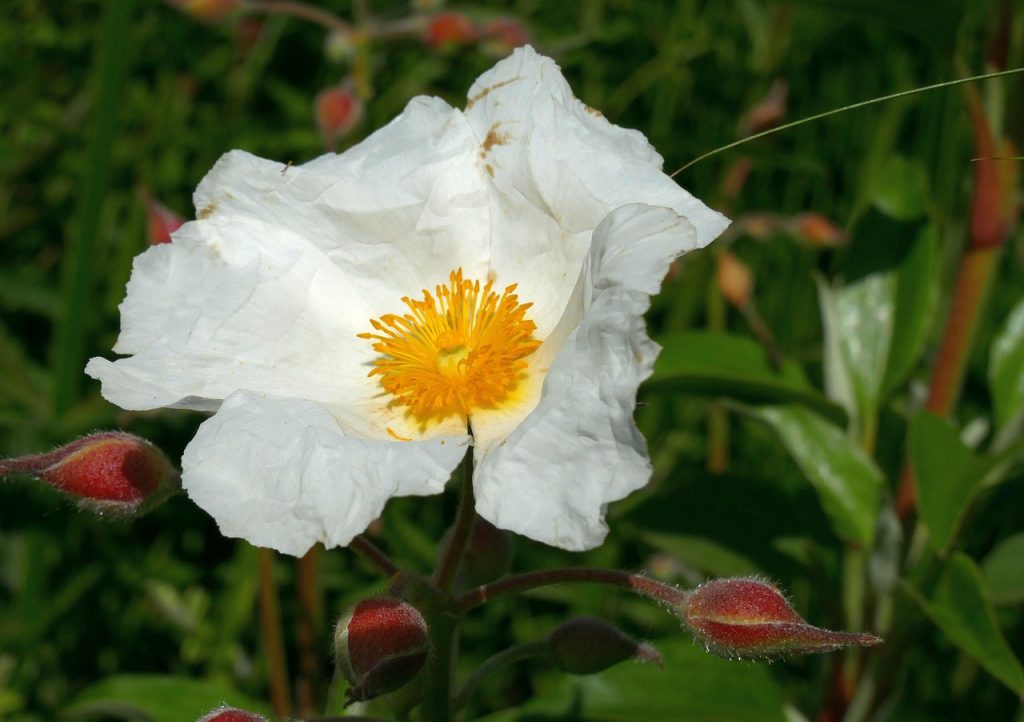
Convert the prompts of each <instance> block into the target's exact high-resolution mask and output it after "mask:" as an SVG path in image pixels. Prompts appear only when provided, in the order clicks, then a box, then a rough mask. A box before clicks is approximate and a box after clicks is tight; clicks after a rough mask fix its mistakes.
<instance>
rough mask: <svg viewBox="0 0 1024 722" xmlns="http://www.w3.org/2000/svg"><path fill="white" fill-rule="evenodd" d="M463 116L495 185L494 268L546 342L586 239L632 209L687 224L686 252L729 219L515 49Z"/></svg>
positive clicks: (644, 145)
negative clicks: (651, 210)
mask: <svg viewBox="0 0 1024 722" xmlns="http://www.w3.org/2000/svg"><path fill="white" fill-rule="evenodd" d="M466 117H467V118H468V119H469V122H470V125H471V126H472V127H473V129H474V131H475V132H476V134H477V136H478V138H479V139H480V142H481V163H482V164H483V167H484V169H485V172H486V173H487V174H488V176H489V177H490V178H491V184H492V186H493V195H492V203H493V214H494V217H495V228H494V230H493V231H492V236H491V238H492V240H491V246H492V259H491V263H492V266H493V268H494V271H495V273H496V276H497V278H498V279H499V281H500V282H509V283H511V282H517V283H519V287H520V292H521V296H522V297H523V298H524V300H527V301H533V302H535V304H536V310H535V313H534V320H535V321H536V322H537V325H538V331H539V334H540V335H541V336H542V337H544V336H546V334H547V333H548V332H549V331H550V330H551V329H552V328H553V326H554V325H555V323H556V322H557V319H558V318H559V317H560V316H561V313H562V309H563V308H564V305H565V302H566V301H567V299H568V295H569V293H570V292H571V290H572V288H573V284H574V282H575V280H576V277H577V274H578V271H579V264H580V263H581V262H582V260H583V257H584V256H585V254H586V252H587V250H588V247H589V241H590V233H591V232H592V231H593V230H594V228H596V227H597V225H598V223H600V221H601V220H602V219H603V218H604V216H605V215H606V214H607V213H608V212H610V211H611V210H613V209H615V208H617V207H619V206H622V205H626V204H630V203H646V204H649V205H657V206H665V207H668V208H671V209H672V210H674V211H675V212H676V213H678V214H679V215H682V216H685V217H686V218H687V219H689V221H690V222H691V223H692V224H693V226H694V228H695V230H696V234H695V236H694V237H693V239H692V241H691V245H690V246H689V247H688V248H687V249H685V250H689V249H692V248H696V247H701V246H704V245H706V244H708V243H709V242H710V241H711V240H712V239H714V238H715V237H716V236H717V235H718V234H719V233H721V232H722V230H724V229H725V227H726V226H727V225H728V221H727V220H726V219H725V217H724V216H722V215H721V214H719V213H717V212H715V211H712V210H711V209H709V208H707V206H705V205H704V204H703V203H701V202H700V201H699V200H697V199H696V198H694V197H693V196H691V195H690V194H689V193H687V192H686V191H685V190H683V189H682V188H680V187H679V186H678V185H676V183H675V182H674V181H672V180H671V179H670V178H669V177H668V176H666V175H665V174H664V173H662V172H661V164H662V160H661V157H660V156H659V155H658V154H657V153H656V152H655V151H654V149H653V148H651V146H650V144H649V143H648V142H647V140H646V139H645V138H644V136H643V135H642V134H641V133H639V132H637V131H634V130H626V129H623V128H619V127H617V126H614V125H612V124H611V123H609V122H608V121H607V120H605V119H604V117H603V116H601V115H600V113H598V112H596V111H594V110H593V109H591V108H588V107H587V106H585V105H584V104H583V103H581V102H580V101H578V100H577V99H576V98H574V97H573V95H572V92H571V90H570V88H569V86H568V84H567V83H566V81H565V79H564V78H563V77H562V75H561V73H560V71H559V69H558V66H557V65H555V63H554V62H553V61H552V60H550V59H549V58H545V57H542V56H539V55H537V54H536V53H535V52H534V51H533V50H532V49H531V48H528V47H527V48H520V49H518V50H516V51H515V52H514V53H513V55H512V56H511V57H509V58H508V59H506V60H503V61H502V62H500V63H498V65H496V66H495V67H494V68H493V69H492V70H491V71H489V72H488V73H485V74H484V75H483V76H481V77H480V79H479V80H477V82H476V83H475V84H474V85H473V87H472V88H471V89H470V91H469V102H468V104H467V108H466Z"/></svg>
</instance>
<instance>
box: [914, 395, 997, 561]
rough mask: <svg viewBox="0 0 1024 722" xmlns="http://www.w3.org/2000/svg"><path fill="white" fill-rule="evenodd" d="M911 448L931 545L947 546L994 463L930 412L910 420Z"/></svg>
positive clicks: (922, 511)
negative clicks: (969, 446)
mask: <svg viewBox="0 0 1024 722" xmlns="http://www.w3.org/2000/svg"><path fill="white" fill-rule="evenodd" d="M908 451H909V454H910V463H911V465H912V466H913V469H914V477H915V478H916V480H917V493H918V509H919V511H920V514H921V521H922V522H923V523H924V525H925V526H926V527H927V528H928V533H929V535H930V537H931V543H932V546H934V547H935V548H936V549H946V548H947V547H948V546H949V545H950V543H952V541H953V538H954V537H955V536H956V532H957V529H958V528H959V526H960V523H961V521H962V520H963V517H964V514H965V513H966V512H967V509H968V507H969V506H970V502H971V500H972V499H973V497H974V495H975V494H976V493H977V491H978V489H979V488H980V486H981V480H982V478H983V477H984V475H985V472H986V471H988V469H989V468H990V466H991V464H990V463H989V461H988V460H987V459H984V458H982V457H979V456H977V455H976V454H975V453H974V452H973V451H971V450H970V449H969V448H967V446H965V445H964V443H963V441H961V440H960V434H958V433H957V430H956V429H955V428H954V427H953V426H952V425H951V424H949V423H948V422H946V421H944V420H943V419H941V418H939V417H938V416H935V415H934V414H930V413H927V412H921V413H919V414H917V415H916V416H915V417H914V418H913V420H911V422H910V437H909V441H908Z"/></svg>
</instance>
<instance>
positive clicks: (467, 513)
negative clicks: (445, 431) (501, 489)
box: [434, 450, 476, 594]
mask: <svg viewBox="0 0 1024 722" xmlns="http://www.w3.org/2000/svg"><path fill="white" fill-rule="evenodd" d="M475 523H476V499H475V497H474V496H473V452H472V450H470V451H469V453H468V454H466V457H465V459H463V461H462V496H461V497H460V498H459V510H458V512H457V513H456V515H455V524H454V525H453V526H452V536H451V540H450V541H449V542H448V547H447V549H445V550H444V553H443V554H442V555H441V560H440V561H439V562H438V565H437V572H436V573H435V575H434V579H435V580H436V584H437V586H438V588H440V590H441V591H442V592H444V593H446V594H447V593H448V592H449V591H451V588H452V584H454V582H455V573H456V572H457V571H458V569H459V564H460V563H461V562H462V557H463V555H464V554H465V553H466V547H467V546H469V537H470V534H471V533H472V532H473V525H474V524H475Z"/></svg>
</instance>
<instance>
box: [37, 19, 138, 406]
mask: <svg viewBox="0 0 1024 722" xmlns="http://www.w3.org/2000/svg"><path fill="white" fill-rule="evenodd" d="M102 5H103V7H104V14H103V23H102V26H101V27H100V31H99V32H98V33H97V34H96V38H95V43H96V45H95V48H96V49H95V58H96V59H95V63H96V69H95V73H96V79H95V82H97V83H98V87H97V89H96V93H95V95H94V96H93V102H94V105H93V113H92V115H93V121H92V129H91V133H90V137H89V151H88V155H87V156H86V163H85V165H84V166H83V167H84V169H85V171H84V177H83V178H82V179H81V182H80V184H79V187H80V188H81V189H82V192H81V195H80V196H79V199H80V204H79V206H78V209H77V212H76V217H77V219H78V224H77V229H76V231H75V232H74V233H73V234H69V235H68V241H67V245H66V246H65V247H64V258H63V260H62V262H61V296H62V299H61V314H60V316H59V318H58V322H57V327H56V329H55V330H54V342H53V348H52V354H53V355H52V366H53V377H54V385H53V407H54V410H55V411H56V412H57V413H58V414H59V413H63V412H64V411H66V410H67V409H68V408H69V407H70V406H71V405H72V403H74V401H75V398H76V397H77V396H78V392H79V389H80V387H81V380H82V367H83V366H84V365H85V355H86V354H85V339H86V335H87V334H88V333H89V332H90V331H91V327H92V312H91V309H92V308H93V307H94V305H95V304H94V303H93V299H94V297H95V289H94V282H95V275H96V274H95V270H96V265H97V257H98V255H99V254H97V252H96V238H97V236H98V233H99V227H100V217H101V211H102V208H103V199H104V197H105V196H106V194H107V186H108V185H109V180H110V159H111V157H112V155H113V154H112V153H111V148H112V147H113V145H114V139H115V137H116V136H117V126H118V116H119V115H120V111H121V108H122V106H123V105H124V104H123V103H122V88H123V87H124V81H125V77H126V76H127V74H128V50H129V46H130V43H129V42H128V39H129V38H130V37H131V33H130V32H129V31H130V29H131V16H132V9H133V7H134V6H135V4H134V3H132V2H128V0H110V1H109V2H106V3H103V4H102Z"/></svg>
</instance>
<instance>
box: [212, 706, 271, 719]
mask: <svg viewBox="0 0 1024 722" xmlns="http://www.w3.org/2000/svg"><path fill="white" fill-rule="evenodd" d="M196 722H267V718H266V717H263V716H262V715H258V714H256V713H255V712H246V711H245V710H241V709H235V708H234V707H218V708H217V709H215V710H213V711H212V712H207V713H206V714H205V715H203V716H202V717H200V718H199V719H198V720H196Z"/></svg>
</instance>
